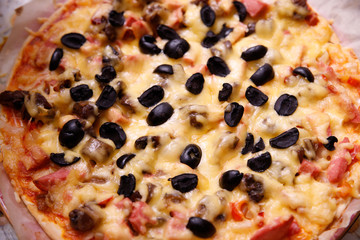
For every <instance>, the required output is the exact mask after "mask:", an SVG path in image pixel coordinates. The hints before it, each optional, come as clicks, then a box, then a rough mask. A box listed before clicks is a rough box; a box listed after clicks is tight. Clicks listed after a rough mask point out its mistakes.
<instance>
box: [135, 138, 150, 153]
mask: <svg viewBox="0 0 360 240" xmlns="http://www.w3.org/2000/svg"><path fill="white" fill-rule="evenodd" d="M147 144H148V136H142V137H139V138H138V139H136V141H135V144H134V146H135V149H137V150H142V149H145V148H146V146H147Z"/></svg>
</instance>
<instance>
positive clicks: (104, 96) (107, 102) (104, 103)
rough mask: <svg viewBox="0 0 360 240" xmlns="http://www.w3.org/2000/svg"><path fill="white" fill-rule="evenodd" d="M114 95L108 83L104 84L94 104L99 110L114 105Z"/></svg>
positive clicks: (114, 92)
mask: <svg viewBox="0 0 360 240" xmlns="http://www.w3.org/2000/svg"><path fill="white" fill-rule="evenodd" d="M116 97H117V94H116V91H115V89H114V88H113V87H112V86H110V85H106V86H105V87H104V89H103V90H102V92H101V94H100V96H99V98H98V99H97V100H96V103H95V104H96V106H97V107H98V108H99V109H100V110H105V109H108V108H110V107H111V106H112V105H114V103H115V101H116Z"/></svg>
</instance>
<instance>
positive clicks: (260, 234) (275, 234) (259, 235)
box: [251, 216, 294, 240]
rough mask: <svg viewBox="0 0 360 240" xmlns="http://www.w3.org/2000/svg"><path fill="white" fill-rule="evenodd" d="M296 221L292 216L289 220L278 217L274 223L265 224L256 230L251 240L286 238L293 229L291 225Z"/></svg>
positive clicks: (279, 239)
mask: <svg viewBox="0 0 360 240" xmlns="http://www.w3.org/2000/svg"><path fill="white" fill-rule="evenodd" d="M293 221H294V217H293V216H291V217H289V218H288V219H287V220H284V219H276V220H275V222H274V223H272V224H268V225H265V226H264V227H262V228H260V229H259V230H257V231H256V232H255V234H254V235H253V236H252V237H251V240H282V239H286V238H287V237H288V236H289V235H290V233H291V231H290V227H291V225H292V223H293Z"/></svg>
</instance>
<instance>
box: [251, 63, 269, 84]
mask: <svg viewBox="0 0 360 240" xmlns="http://www.w3.org/2000/svg"><path fill="white" fill-rule="evenodd" d="M274 77H275V73H274V69H273V68H272V66H271V65H270V64H268V63H265V64H264V65H262V66H261V67H260V68H259V69H258V70H256V72H255V73H254V74H253V75H252V76H251V77H250V79H251V81H253V83H254V84H255V85H256V86H261V85H264V84H265V83H267V82H269V81H270V80H272V79H273V78H274Z"/></svg>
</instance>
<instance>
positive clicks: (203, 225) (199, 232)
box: [186, 217, 216, 238]
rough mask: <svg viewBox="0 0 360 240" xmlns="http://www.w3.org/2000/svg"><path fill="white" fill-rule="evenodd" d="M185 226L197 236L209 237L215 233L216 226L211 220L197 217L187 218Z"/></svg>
mask: <svg viewBox="0 0 360 240" xmlns="http://www.w3.org/2000/svg"><path fill="white" fill-rule="evenodd" d="M186 228H187V229H189V230H190V231H191V232H192V233H193V234H194V235H195V236H197V237H199V238H210V237H212V236H213V235H214V234H215V233H216V228H215V227H214V225H213V224H212V223H211V222H209V221H207V220H205V219H202V218H199V217H191V218H189V221H188V223H187V224H186Z"/></svg>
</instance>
